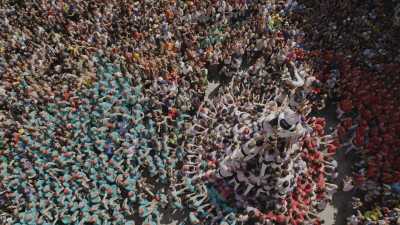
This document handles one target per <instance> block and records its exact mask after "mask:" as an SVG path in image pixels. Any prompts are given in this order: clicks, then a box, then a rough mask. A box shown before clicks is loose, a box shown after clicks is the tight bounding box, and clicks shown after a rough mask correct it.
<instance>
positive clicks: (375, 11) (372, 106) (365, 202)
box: [306, 1, 400, 225]
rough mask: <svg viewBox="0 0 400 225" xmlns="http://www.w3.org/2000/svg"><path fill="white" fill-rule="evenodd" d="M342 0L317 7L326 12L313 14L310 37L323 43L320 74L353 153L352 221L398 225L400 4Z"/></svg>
mask: <svg viewBox="0 0 400 225" xmlns="http://www.w3.org/2000/svg"><path fill="white" fill-rule="evenodd" d="M330 4H332V3H330ZM339 5H340V8H341V10H338V8H335V7H331V8H330V9H329V7H327V6H329V3H327V2H326V1H320V2H319V4H317V6H315V8H314V9H316V10H314V11H313V12H319V14H318V13H316V14H318V15H312V16H310V17H309V18H311V19H310V21H311V24H313V25H315V26H314V27H313V29H310V30H309V31H310V33H308V34H309V37H308V38H309V39H310V40H312V41H311V42H312V43H313V44H314V45H315V46H314V47H316V46H318V47H317V48H316V49H318V50H315V51H314V52H313V56H316V57H315V62H316V65H317V66H316V67H318V68H319V69H318V71H317V74H318V76H317V77H319V78H320V80H321V81H322V82H323V83H324V84H325V91H327V92H328V93H329V95H330V97H331V99H332V100H334V101H336V102H337V117H338V119H339V124H338V126H337V128H336V134H337V135H338V137H339V139H340V141H341V142H342V143H343V151H345V152H346V154H347V155H348V156H349V157H350V158H353V157H354V165H353V169H354V170H353V177H352V178H351V179H348V180H347V181H345V183H346V182H347V183H346V184H345V186H347V187H348V186H350V188H348V190H350V189H352V188H351V187H353V186H354V187H355V188H356V189H355V190H356V191H355V192H354V193H355V196H354V198H353V200H354V202H353V209H354V210H355V211H354V212H355V213H354V215H352V216H351V217H349V218H348V224H351V225H358V224H399V223H400V219H399V218H400V149H399V147H400V136H399V133H400V100H399V97H400V90H399V89H400V74H399V72H400V60H399V57H398V55H399V50H398V42H396V40H398V38H399V36H398V35H399V33H398V32H397V31H396V30H398V29H399V24H398V11H399V6H397V7H395V4H394V3H390V1H387V2H381V1H344V2H341V4H339ZM317 8H318V9H317ZM393 9H394V10H393ZM323 12H325V13H323ZM328 12H329V13H328ZM328 14H329V15H330V16H329V17H327V15H328ZM316 18H319V19H321V18H325V19H326V20H325V21H324V22H322V23H321V22H320V21H321V20H315V19H316ZM313 19H314V20H313ZM310 21H309V22H310ZM321 30H322V31H324V30H325V31H327V32H320V31H321ZM306 33H307V32H306ZM315 40H319V42H315ZM313 44H311V45H313ZM344 189H347V188H344Z"/></svg>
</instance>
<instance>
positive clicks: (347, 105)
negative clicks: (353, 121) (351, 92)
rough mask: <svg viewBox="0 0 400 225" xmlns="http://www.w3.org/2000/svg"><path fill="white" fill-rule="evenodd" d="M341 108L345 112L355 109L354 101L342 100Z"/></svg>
mask: <svg viewBox="0 0 400 225" xmlns="http://www.w3.org/2000/svg"><path fill="white" fill-rule="evenodd" d="M340 109H341V110H342V111H344V112H350V111H351V110H352V109H353V103H352V101H351V100H350V99H344V100H342V101H341V102H340Z"/></svg>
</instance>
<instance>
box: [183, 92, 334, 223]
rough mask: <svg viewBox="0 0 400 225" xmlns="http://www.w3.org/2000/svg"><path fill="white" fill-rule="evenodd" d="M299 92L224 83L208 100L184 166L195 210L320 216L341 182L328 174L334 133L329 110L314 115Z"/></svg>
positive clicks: (273, 217)
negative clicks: (237, 89)
mask: <svg viewBox="0 0 400 225" xmlns="http://www.w3.org/2000/svg"><path fill="white" fill-rule="evenodd" d="M296 96H297V95H296V90H295V89H292V90H290V89H289V90H288V89H282V90H281V89H277V91H276V93H275V95H272V96H267V97H265V96H263V97H256V96H254V95H253V96H252V95H251V92H250V90H248V91H243V92H242V93H241V94H240V95H237V94H235V93H234V92H232V91H231V89H230V88H225V89H223V90H222V91H221V92H220V93H219V95H217V97H215V98H214V99H211V100H207V101H205V103H204V104H203V105H202V106H201V107H200V109H199V111H198V113H197V116H196V119H195V120H194V123H193V125H192V126H191V127H190V128H189V129H188V131H187V135H188V136H189V137H190V142H189V143H186V144H185V151H186V153H187V155H186V156H185V159H186V161H185V165H184V166H183V168H182V170H183V173H184V176H183V180H184V181H183V182H185V183H186V187H187V186H188V185H187V184H190V185H191V186H190V187H191V188H186V190H184V191H185V192H190V194H188V195H187V196H188V198H187V199H186V201H187V203H188V204H187V205H188V207H190V208H192V210H193V211H192V212H191V216H193V217H198V218H201V217H204V218H205V219H210V220H214V221H215V220H218V219H221V218H224V219H223V221H229V220H232V221H237V220H242V221H248V220H256V221H270V222H272V223H273V222H274V221H275V222H278V221H277V220H284V218H285V217H288V215H291V216H293V215H295V216H294V218H296V217H308V220H309V221H310V220H313V218H317V216H316V214H317V213H318V211H320V210H322V209H323V208H325V205H327V203H328V202H329V201H330V200H331V196H330V195H329V193H328V192H331V193H332V192H334V191H335V190H336V188H337V187H336V185H333V184H329V183H328V182H327V176H329V175H330V172H332V171H329V168H328V167H329V166H327V165H326V163H329V160H330V159H329V156H330V153H329V148H328V146H329V145H330V143H331V142H332V141H333V139H334V137H333V136H332V135H325V134H324V126H325V121H324V120H323V119H322V118H315V117H307V114H308V112H310V109H309V108H307V107H310V105H311V104H308V103H307V102H301V101H299V99H298V98H297V99H296V101H297V102H295V101H294V100H293V99H294V97H296ZM303 101H308V100H305V99H304V100H303ZM178 188H179V187H178ZM244 215H245V216H244ZM250 217H252V218H250Z"/></svg>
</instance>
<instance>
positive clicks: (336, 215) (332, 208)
mask: <svg viewBox="0 0 400 225" xmlns="http://www.w3.org/2000/svg"><path fill="white" fill-rule="evenodd" d="M335 108H336V106H335V105H334V104H329V105H328V106H327V107H326V108H325V109H324V110H322V111H321V112H319V113H317V114H316V115H318V116H323V117H325V118H326V119H327V125H328V127H334V126H335V125H336V124H337V122H338V121H337V120H336V113H335ZM335 158H336V160H337V161H338V171H339V177H338V179H337V181H336V184H337V185H338V186H339V187H340V188H341V187H342V186H341V182H340V181H341V180H343V178H344V177H345V176H346V175H350V174H351V161H350V159H349V158H348V157H347V156H346V155H345V154H344V151H340V150H338V151H337V154H336V157H335ZM351 212H352V211H351V192H343V191H340V190H339V191H338V192H337V193H336V194H334V196H333V202H332V204H331V205H329V206H328V207H326V209H325V210H324V211H323V212H321V213H320V214H319V215H320V217H321V218H323V219H324V220H325V224H326V225H344V224H346V218H347V217H348V216H350V215H351Z"/></svg>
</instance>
